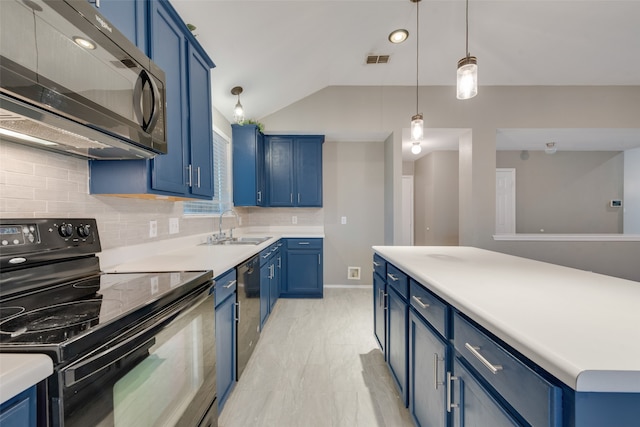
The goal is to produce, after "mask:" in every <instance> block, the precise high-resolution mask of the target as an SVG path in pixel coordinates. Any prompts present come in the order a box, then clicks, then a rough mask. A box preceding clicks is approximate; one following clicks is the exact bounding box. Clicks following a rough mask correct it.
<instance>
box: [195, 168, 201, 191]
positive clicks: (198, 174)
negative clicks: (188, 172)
mask: <svg viewBox="0 0 640 427" xmlns="http://www.w3.org/2000/svg"><path fill="white" fill-rule="evenodd" d="M196 172H197V174H196V176H197V177H198V179H197V181H196V182H197V185H196V187H198V188H200V166H198V167H197V168H196Z"/></svg>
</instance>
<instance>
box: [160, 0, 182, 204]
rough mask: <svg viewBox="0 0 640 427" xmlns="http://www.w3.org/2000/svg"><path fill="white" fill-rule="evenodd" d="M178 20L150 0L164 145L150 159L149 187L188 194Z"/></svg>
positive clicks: (166, 7) (180, 30)
mask: <svg viewBox="0 0 640 427" xmlns="http://www.w3.org/2000/svg"><path fill="white" fill-rule="evenodd" d="M184 31H185V29H184V28H183V25H182V22H181V21H180V20H179V18H178V17H176V16H174V15H173V14H172V13H171V11H170V10H169V9H168V6H166V3H165V2H160V1H154V2H152V3H151V35H152V36H151V59H152V60H153V62H155V63H156V64H157V65H158V66H159V67H160V68H162V70H163V71H164V72H165V78H166V92H167V93H166V101H167V123H166V129H167V131H166V135H167V149H168V152H167V154H165V155H160V156H156V157H154V158H153V160H151V163H152V167H153V173H152V184H151V185H152V188H153V189H154V190H159V191H166V192H169V193H177V194H188V192H189V191H188V190H189V188H188V186H187V183H188V177H187V174H188V172H189V171H188V169H187V168H185V166H186V165H188V164H189V145H188V144H187V143H186V141H187V135H188V133H187V131H188V126H187V119H188V118H189V117H188V114H187V96H186V94H187V67H186V60H185V58H186V57H187V52H186V49H187V42H186V37H185V33H184Z"/></svg>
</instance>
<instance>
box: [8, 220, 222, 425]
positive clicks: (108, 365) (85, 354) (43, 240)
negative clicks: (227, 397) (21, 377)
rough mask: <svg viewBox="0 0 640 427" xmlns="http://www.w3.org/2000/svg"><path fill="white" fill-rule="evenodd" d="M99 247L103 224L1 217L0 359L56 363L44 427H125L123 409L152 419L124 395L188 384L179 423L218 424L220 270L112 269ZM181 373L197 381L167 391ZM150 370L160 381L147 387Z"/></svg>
mask: <svg viewBox="0 0 640 427" xmlns="http://www.w3.org/2000/svg"><path fill="white" fill-rule="evenodd" d="M100 251H101V245H100V240H99V236H98V230H97V223H96V221H95V220H94V219H48V218H47V219H44V218H43V219H0V353H8V352H11V353H44V354H47V355H48V356H50V357H51V358H52V360H53V365H54V374H53V375H52V376H51V377H49V378H48V379H47V380H46V381H45V382H44V383H43V384H41V385H39V386H38V393H39V394H40V397H41V398H40V399H39V400H41V401H43V402H44V403H43V404H42V407H41V408H40V410H39V419H38V422H39V425H49V426H53V427H58V426H76V425H78V426H80V425H90V424H94V423H98V424H99V425H105V426H108V425H117V424H121V422H116V418H117V417H121V416H122V415H121V414H122V413H123V412H126V413H127V416H129V417H133V418H136V417H138V418H140V417H142V418H141V419H145V420H146V421H145V422H151V421H149V420H148V419H149V416H150V415H149V414H150V413H149V412H148V411H144V410H142V409H139V410H137V409H136V408H135V407H134V408H133V412H132V410H131V409H123V408H124V407H123V406H118V405H119V404H120V403H119V402H121V401H122V399H121V398H120V397H118V396H120V395H121V394H122V393H123V391H122V390H126V393H129V394H128V395H129V396H132V397H130V398H135V399H138V400H140V399H142V397H141V396H149V395H150V394H149V393H158V396H160V395H163V396H166V395H167V394H169V393H171V389H172V388H173V389H176V390H177V388H176V387H178V384H180V383H181V382H183V383H184V384H183V386H184V387H185V391H188V393H191V394H184V393H183V394H184V396H187V397H188V399H187V400H185V401H182V400H180V399H178V396H180V395H181V394H180V393H178V395H176V401H175V405H173V406H171V407H170V410H171V415H170V416H171V417H173V416H174V415H175V418H176V420H178V421H175V424H180V425H216V422H215V420H216V419H217V410H216V405H217V404H216V396H215V332H214V331H215V318H214V293H213V292H214V287H213V285H214V282H213V272H211V271H176V272H140V273H103V272H101V270H100V262H99V257H98V256H97V254H98V253H99V252H100ZM159 360H163V361H164V362H163V364H161V365H158V364H157V363H158V361H159ZM174 365H175V366H174ZM150 367H153V369H150ZM162 369H165V371H162ZM180 369H186V371H185V373H186V372H189V375H185V376H181V377H180V380H176V379H172V380H171V383H167V384H165V385H164V388H163V386H162V381H161V380H162V378H163V377H166V376H167V375H168V373H170V372H177V371H176V370H180ZM154 370H157V372H156V374H152V372H154ZM147 374H148V375H149V378H146V380H145V381H146V382H147V383H148V384H151V381H155V382H158V381H160V382H158V385H154V386H151V388H145V387H149V386H145V385H144V384H142V382H141V379H140V376H141V375H142V376H144V375H147ZM196 374H197V375H196ZM193 375H195V377H193ZM154 384H155V383H154ZM125 385H126V386H125ZM134 385H135V387H134ZM136 387H139V388H136ZM136 396H137V397H136ZM152 400H153V399H152ZM154 401H157V400H154ZM167 405H169V403H167ZM174 406H175V408H174ZM136 411H138V412H139V413H138V412H136ZM176 414H177V415H176ZM163 416H164V415H162V414H158V417H163ZM170 419H173V418H170ZM153 422H155V421H153ZM153 422H152V423H153ZM87 423H89V424H87ZM125 424H126V423H125Z"/></svg>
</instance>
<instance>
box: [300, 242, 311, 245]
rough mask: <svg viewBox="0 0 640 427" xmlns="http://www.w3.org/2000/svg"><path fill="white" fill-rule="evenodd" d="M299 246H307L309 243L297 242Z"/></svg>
mask: <svg viewBox="0 0 640 427" xmlns="http://www.w3.org/2000/svg"><path fill="white" fill-rule="evenodd" d="M298 244H299V245H309V244H310V243H309V242H298Z"/></svg>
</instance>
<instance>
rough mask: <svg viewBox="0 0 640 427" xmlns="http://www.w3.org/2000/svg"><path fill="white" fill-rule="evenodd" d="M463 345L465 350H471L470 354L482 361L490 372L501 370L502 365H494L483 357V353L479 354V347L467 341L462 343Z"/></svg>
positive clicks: (494, 372)
mask: <svg viewBox="0 0 640 427" xmlns="http://www.w3.org/2000/svg"><path fill="white" fill-rule="evenodd" d="M464 346H465V348H466V349H467V350H469V351H470V352H471V354H473V355H474V356H475V357H476V358H477V359H478V360H479V361H480V362H482V364H483V365H484V366H486V368H487V369H488V370H490V371H491V373H492V374H497V373H498V371H501V370H502V365H494V364H492V363H491V362H489V361H488V360H487V359H485V358H484V356H483V355H481V354H480V351H479V350H480V347H478V346H473V345H471V344H469V343H468V342H466V343H464Z"/></svg>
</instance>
